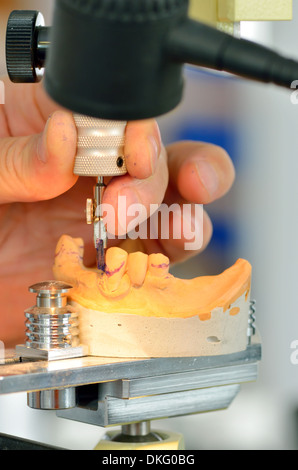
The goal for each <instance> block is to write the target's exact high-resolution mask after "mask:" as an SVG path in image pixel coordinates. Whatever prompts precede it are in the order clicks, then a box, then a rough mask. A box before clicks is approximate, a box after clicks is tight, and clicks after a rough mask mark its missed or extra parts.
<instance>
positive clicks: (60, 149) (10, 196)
mask: <svg viewBox="0 0 298 470" xmlns="http://www.w3.org/2000/svg"><path fill="white" fill-rule="evenodd" d="M76 145H77V130H76V127H75V123H74V120H73V117H72V115H71V114H70V113H68V112H65V111H56V112H55V113H54V114H53V115H52V116H51V117H50V118H49V120H48V122H47V124H46V126H45V129H44V131H43V133H42V134H39V135H33V136H27V137H7V138H3V139H1V140H0V204H4V203H10V202H35V201H42V200H47V199H52V198H55V197H57V196H59V195H60V194H62V193H64V192H66V191H67V190H68V189H70V188H71V187H72V186H73V185H74V184H75V183H76V181H77V179H78V177H77V176H75V175H74V174H73V166H74V158H75V153H76Z"/></svg>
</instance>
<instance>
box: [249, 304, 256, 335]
mask: <svg viewBox="0 0 298 470" xmlns="http://www.w3.org/2000/svg"><path fill="white" fill-rule="evenodd" d="M255 322H256V301H255V300H251V301H250V304H249V316H248V329H247V337H248V344H250V343H251V337H252V336H253V335H254V334H255V333H256V325H255Z"/></svg>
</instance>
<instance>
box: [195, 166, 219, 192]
mask: <svg viewBox="0 0 298 470" xmlns="http://www.w3.org/2000/svg"><path fill="white" fill-rule="evenodd" d="M196 169H197V172H198V175H199V178H200V180H201V182H202V184H203V186H204V187H205V189H206V190H207V192H208V193H209V195H210V196H213V195H214V194H215V193H216V192H217V190H218V186H219V179H218V175H217V172H216V171H215V168H214V167H213V166H212V165H211V163H209V162H207V161H205V160H200V161H199V162H197V163H196Z"/></svg>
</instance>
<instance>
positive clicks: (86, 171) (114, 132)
mask: <svg viewBox="0 0 298 470" xmlns="http://www.w3.org/2000/svg"><path fill="white" fill-rule="evenodd" d="M74 120H75V124H76V127H77V131H78V142H77V154H76V158H75V166H74V174H75V175H78V176H89V177H96V178H97V182H96V184H95V186H94V194H93V198H88V199H87V203H86V221H87V224H89V225H91V224H93V239H94V247H95V250H96V263H97V268H98V269H99V270H104V269H105V251H106V249H107V244H108V234H107V230H106V226H105V223H104V214H103V206H102V204H103V196H104V192H105V188H106V185H105V182H104V177H112V176H121V175H125V174H126V173H127V169H126V162H125V155H124V145H125V129H126V124H127V123H126V122H125V121H108V120H102V119H98V118H93V117H89V116H83V115H80V114H75V115H74Z"/></svg>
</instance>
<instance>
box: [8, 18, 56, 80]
mask: <svg viewBox="0 0 298 470" xmlns="http://www.w3.org/2000/svg"><path fill="white" fill-rule="evenodd" d="M43 26H44V18H43V16H42V14H41V13H39V12H38V11H30V10H20V11H17V10H15V11H13V12H12V13H11V14H10V16H9V19H8V24H7V31H6V63H7V72H8V75H9V78H10V80H11V81H12V82H14V83H34V82H38V81H40V80H41V79H42V77H43V72H44V70H43V66H44V64H43V61H42V60H41V54H40V51H39V49H40V48H39V47H38V44H39V34H40V31H41V30H47V29H48V28H44V27H43ZM46 46H47V44H46ZM46 46H45V47H46Z"/></svg>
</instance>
